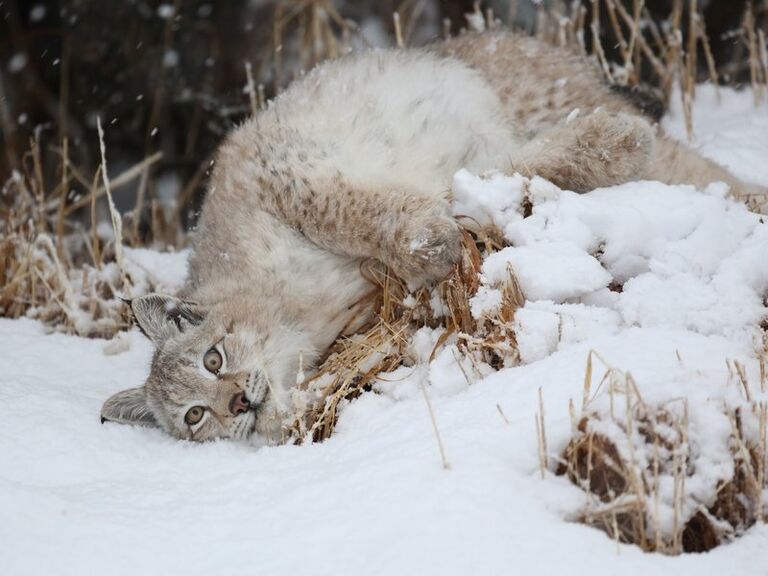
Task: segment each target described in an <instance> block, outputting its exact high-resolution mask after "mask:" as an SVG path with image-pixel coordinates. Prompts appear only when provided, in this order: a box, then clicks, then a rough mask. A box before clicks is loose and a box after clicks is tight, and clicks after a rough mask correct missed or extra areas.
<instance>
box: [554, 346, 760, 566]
mask: <svg viewBox="0 0 768 576" xmlns="http://www.w3.org/2000/svg"><path fill="white" fill-rule="evenodd" d="M593 354H594V353H592V354H590V357H589V360H588V365H587V378H585V382H591V379H592V375H591V368H592V357H593ZM600 386H601V388H602V393H603V394H608V395H610V407H609V408H608V409H603V410H592V409H590V402H591V399H590V393H591V392H590V390H588V389H586V387H585V399H586V402H585V404H584V406H583V407H582V415H581V416H580V417H578V418H576V421H575V422H574V433H573V436H572V438H571V440H570V442H569V443H568V445H567V446H566V448H565V450H564V451H563V453H562V454H561V457H560V462H559V465H558V467H557V474H559V475H566V476H567V477H568V478H569V479H570V480H571V481H572V482H573V483H574V484H576V485H577V486H579V487H580V488H581V489H582V490H584V491H585V492H586V493H587V494H589V496H590V498H589V500H588V504H587V505H586V506H585V508H584V509H583V510H582V512H581V513H580V515H579V516H578V518H577V520H578V521H580V522H583V523H585V524H588V525H590V526H594V527H596V528H599V529H601V530H604V531H605V532H606V533H608V534H609V535H610V536H611V537H612V538H614V539H616V541H617V542H624V543H630V544H636V545H638V546H640V547H641V548H642V549H643V550H645V551H652V552H662V553H664V554H680V553H682V552H705V551H707V550H711V549H712V548H714V547H715V546H718V545H720V544H722V543H725V542H728V541H730V540H732V539H733V538H735V537H737V536H739V535H741V534H742V533H743V532H744V531H745V530H747V529H748V528H749V527H750V526H752V525H753V524H755V522H757V521H759V520H763V521H765V520H768V514H766V510H765V508H764V503H763V492H764V490H765V488H766V487H768V483H767V482H766V458H767V456H768V454H767V453H766V419H767V413H768V409H767V407H766V404H765V403H762V404H760V403H756V402H751V401H747V402H746V403H745V405H744V406H743V407H737V408H731V407H728V406H724V407H723V414H725V415H726V416H727V417H728V419H729V421H730V422H731V435H730V439H729V449H730V454H731V458H732V463H733V474H732V476H731V477H730V478H723V479H721V480H720V481H719V482H718V483H717V485H716V486H715V487H714V488H713V491H712V493H711V494H710V495H709V496H708V498H704V499H703V500H699V501H697V500H694V499H693V496H692V495H691V494H690V493H689V492H688V491H686V483H687V482H689V481H690V479H691V478H692V477H693V476H694V475H696V474H697V473H698V474H701V473H702V471H700V470H697V469H696V466H695V465H694V463H693V457H692V451H693V450H697V449H700V448H701V447H697V446H696V441H695V439H691V438H690V435H689V406H688V403H687V402H686V401H685V400H684V399H681V400H675V401H672V402H669V403H666V404H663V405H649V404H647V403H645V402H644V401H643V399H642V397H641V396H640V393H639V390H638V387H637V385H636V384H635V382H634V380H633V379H632V377H631V375H629V374H624V373H622V372H620V371H618V370H615V369H611V368H608V369H607V370H606V372H605V374H604V375H603V378H602V380H601V383H600ZM747 419H748V420H750V425H751V426H750V427H749V428H750V429H753V430H754V429H756V430H757V431H756V432H754V431H753V432H752V434H751V435H748V434H746V433H745V429H746V428H748V427H747V426H745V425H744V422H745V420H747ZM664 486H666V488H664ZM670 486H672V490H673V494H672V497H671V502H670V498H669V487H670ZM665 494H666V496H665ZM665 498H666V500H665ZM664 506H666V507H667V509H669V508H671V509H672V523H671V526H670V525H669V522H668V518H667V522H664V520H663V514H662V513H661V512H660V508H662V507H664Z"/></svg>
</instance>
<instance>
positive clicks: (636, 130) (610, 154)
mask: <svg viewBox="0 0 768 576" xmlns="http://www.w3.org/2000/svg"><path fill="white" fill-rule="evenodd" d="M584 122H585V127H584V128H585V133H586V134H587V135H588V136H589V137H590V139H594V142H595V143H596V145H597V148H598V149H599V150H601V152H602V155H603V158H602V159H603V160H604V161H605V162H606V163H607V164H608V168H609V170H608V171H609V173H610V176H611V177H613V178H614V179H617V180H619V181H622V180H629V179H632V178H633V177H635V176H637V175H639V174H640V173H641V172H642V171H643V170H645V168H646V167H647V165H648V163H649V162H650V159H651V153H652V151H653V141H654V133H653V128H652V127H651V125H650V124H648V122H646V121H645V120H644V119H643V118H640V117H639V116H634V115H631V114H624V113H621V112H619V113H616V114H612V113H609V112H605V111H602V110H598V111H596V112H594V113H592V114H591V115H589V116H587V117H585V118H584Z"/></svg>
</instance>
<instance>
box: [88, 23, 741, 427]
mask: <svg viewBox="0 0 768 576" xmlns="http://www.w3.org/2000/svg"><path fill="white" fill-rule="evenodd" d="M461 168H467V169H469V170H471V171H473V172H476V173H482V172H484V171H487V170H491V169H498V170H502V171H504V172H507V173H514V172H519V173H521V174H523V175H527V176H533V175H538V176H541V177H543V178H546V179H548V180H550V181H552V182H553V183H554V184H556V185H557V186H560V187H561V188H564V189H569V190H573V191H576V192H586V191H589V190H592V189H594V188H597V187H602V186H610V185H614V184H619V183H623V182H627V181H631V180H637V179H654V180H661V181H664V182H668V183H690V184H695V185H699V186H703V185H706V184H708V183H709V182H711V181H716V180H719V181H725V182H726V183H728V184H729V185H730V186H731V187H732V188H734V189H736V190H740V191H746V190H747V188H749V186H748V185H746V184H744V183H742V182H740V181H738V180H737V179H735V178H734V177H733V176H732V175H731V174H729V173H728V172H726V171H725V170H724V169H722V168H720V167H719V166H717V165H715V164H713V163H712V162H709V161H707V160H705V159H704V158H702V157H700V156H698V155H696V154H695V153H694V152H692V151H690V150H688V149H686V148H684V147H682V146H679V145H677V144H676V143H674V142H673V141H671V140H670V139H668V138H666V137H665V136H664V134H663V133H661V132H660V131H658V129H654V128H652V126H651V124H650V123H649V121H648V119H646V118H644V117H643V115H642V114H641V113H640V112H639V111H638V109H637V108H635V106H634V105H633V104H632V103H631V102H630V101H629V100H627V99H625V98H624V97H623V96H621V95H620V94H617V93H616V92H614V91H613V90H611V89H610V88H609V87H608V86H606V85H605V84H604V83H603V81H602V80H601V78H600V75H599V72H598V71H597V70H596V67H595V66H594V65H593V64H592V63H590V62H589V61H587V60H585V59H583V58H581V57H579V56H577V55H572V54H570V53H566V52H564V51H561V50H559V49H556V48H553V47H550V46H547V45H543V44H541V43H539V42H537V41H536V40H534V39H532V38H528V37H520V36H516V35H513V34H509V33H492V34H475V35H464V36H461V37H459V38H456V39H453V40H450V41H447V42H443V43H440V44H438V45H435V46H432V47H428V48H425V49H413V50H380V51H376V50H373V51H367V52H363V53H358V54H353V55H349V56H346V57H343V58H340V59H338V60H334V61H329V62H326V63H324V64H321V65H319V66H318V67H316V68H315V69H314V70H312V71H311V72H310V73H308V74H307V75H305V76H304V77H302V78H300V79H299V80H297V81H295V82H294V83H293V84H292V85H291V86H290V87H289V88H288V89H287V90H286V91H285V92H284V93H282V94H281V95H280V96H279V97H278V98H276V99H275V100H274V101H273V102H272V103H271V104H270V105H269V106H268V107H267V108H266V109H265V110H263V111H260V112H259V113H258V114H256V115H255V116H254V117H252V118H250V119H249V120H248V121H246V122H245V123H244V124H243V125H241V126H240V127H238V128H237V129H236V130H235V131H234V132H233V133H232V134H231V135H230V136H229V137H228V138H227V140H226V141H225V142H224V143H223V145H222V146H221V148H220V149H219V151H218V156H217V158H216V161H215V167H214V170H213V172H212V175H211V179H210V184H209V190H208V194H207V198H206V201H205V203H204V206H203V209H202V214H201V217H200V221H199V226H198V229H197V231H196V234H195V237H194V241H193V252H192V256H191V260H190V275H189V279H188V281H187V285H186V288H185V289H184V290H183V292H182V294H181V295H179V296H178V297H173V296H165V295H159V294H150V295H148V296H143V297H140V298H135V299H134V300H132V301H131V302H130V307H131V310H132V312H133V315H134V318H135V321H136V323H137V325H138V327H139V328H140V329H141V330H142V331H143V332H144V334H145V335H146V336H147V337H149V338H150V339H151V340H152V341H153V342H154V344H155V346H156V351H155V354H154V357H153V359H152V365H151V371H150V374H149V377H148V379H147V381H146V383H145V384H144V385H143V386H141V387H138V388H133V389H129V390H125V391H123V392H120V393H118V394H116V395H114V396H113V397H111V398H109V399H108V400H107V402H106V403H105V404H104V407H103V409H102V419H103V420H109V421H117V422H122V423H134V424H142V425H148V426H158V427H161V428H162V429H164V430H166V431H167V432H169V433H170V434H172V435H174V436H176V437H178V438H185V439H190V440H208V439H212V438H219V437H225V438H234V439H254V440H255V439H257V438H258V439H261V440H262V441H264V440H266V441H276V440H277V439H278V438H279V434H280V425H281V420H282V418H281V416H282V413H283V410H284V408H285V406H286V404H287V401H288V396H289V393H290V391H291V389H292V388H293V387H294V386H295V385H296V380H297V373H298V372H299V371H300V369H301V367H302V366H303V367H304V368H305V369H306V368H309V367H311V366H312V364H313V362H315V361H316V360H317V359H318V357H319V356H320V355H321V354H322V353H323V352H324V351H326V350H327V349H328V347H329V346H330V345H331V344H332V343H333V341H334V340H335V339H336V338H337V337H338V336H339V335H340V334H341V333H343V332H345V331H346V330H350V329H354V326H350V322H352V321H353V319H354V318H356V317H358V316H359V313H360V308H361V306H364V304H363V303H364V302H365V301H366V298H365V297H366V295H367V294H369V292H370V291H371V288H372V287H371V285H370V284H369V282H368V281H367V280H366V279H365V277H364V275H363V274H361V270H360V264H361V262H362V261H363V260H369V259H376V260H377V261H378V262H381V263H382V264H384V265H386V266H388V267H389V268H390V269H391V270H392V271H394V273H396V274H398V275H399V276H400V277H402V278H403V279H405V280H406V281H408V282H410V283H412V285H419V284H424V283H430V282H434V281H436V280H439V279H440V278H442V277H444V276H445V275H446V274H447V273H448V272H449V271H450V270H451V268H452V266H453V265H454V264H455V262H456V261H457V259H458V258H459V254H460V231H459V227H458V225H457V223H456V221H455V220H454V219H453V217H452V213H451V194H450V183H451V178H452V176H453V174H454V173H455V172H456V171H457V170H459V169H461Z"/></svg>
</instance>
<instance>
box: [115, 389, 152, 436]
mask: <svg viewBox="0 0 768 576" xmlns="http://www.w3.org/2000/svg"><path fill="white" fill-rule="evenodd" d="M104 422H118V423H120V424H138V425H139V426H153V427H156V426H158V424H157V420H155V417H154V416H153V415H152V412H150V411H149V406H147V395H146V393H145V391H144V386H141V387H140V388H129V389H128V390H123V391H122V392H118V393H117V394H114V395H113V396H111V397H110V398H109V399H108V400H107V401H106V402H104V406H102V407H101V423H102V424H103V423H104Z"/></svg>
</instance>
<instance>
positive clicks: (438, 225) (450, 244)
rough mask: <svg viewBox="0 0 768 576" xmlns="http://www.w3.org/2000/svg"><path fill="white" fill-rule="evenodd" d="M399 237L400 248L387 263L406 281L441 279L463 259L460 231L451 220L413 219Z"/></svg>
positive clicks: (397, 248)
mask: <svg viewBox="0 0 768 576" xmlns="http://www.w3.org/2000/svg"><path fill="white" fill-rule="evenodd" d="M397 236H398V238H396V242H397V247H396V250H395V253H394V254H393V255H392V256H393V258H392V259H391V261H390V262H388V264H389V265H390V266H392V268H393V269H394V271H395V273H396V274H397V275H398V276H401V277H402V278H404V279H405V280H408V281H411V282H416V283H424V282H428V281H432V280H439V279H441V278H444V277H445V276H447V275H448V273H449V272H450V271H451V268H452V267H453V265H454V264H456V262H458V261H459V258H461V230H460V229H459V226H458V224H457V223H456V221H455V220H454V219H453V218H451V217H448V216H442V217H432V218H428V219H427V218H416V219H413V220H412V221H410V222H409V223H408V225H407V226H406V228H405V229H404V230H403V232H402V233H401V234H398V235H397Z"/></svg>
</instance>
